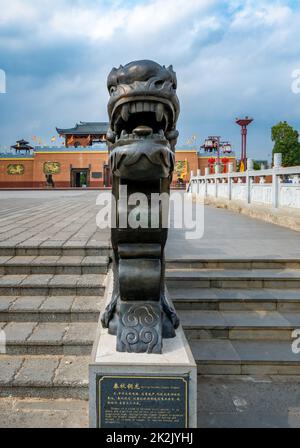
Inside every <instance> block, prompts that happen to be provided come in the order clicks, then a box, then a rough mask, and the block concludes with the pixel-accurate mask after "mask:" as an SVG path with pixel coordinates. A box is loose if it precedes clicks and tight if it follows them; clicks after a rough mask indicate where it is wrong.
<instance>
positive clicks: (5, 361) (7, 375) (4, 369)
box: [0, 356, 23, 386]
mask: <svg viewBox="0 0 300 448" xmlns="http://www.w3.org/2000/svg"><path fill="white" fill-rule="evenodd" d="M22 362H23V357H19V356H1V357H0V385H1V386H7V385H9V384H11V383H12V380H13V378H14V376H15V375H16V373H17V372H18V370H19V369H20V367H21V365H22Z"/></svg>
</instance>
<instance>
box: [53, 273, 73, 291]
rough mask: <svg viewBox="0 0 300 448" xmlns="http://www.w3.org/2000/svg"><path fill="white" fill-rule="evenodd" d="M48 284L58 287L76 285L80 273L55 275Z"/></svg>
mask: <svg viewBox="0 0 300 448" xmlns="http://www.w3.org/2000/svg"><path fill="white" fill-rule="evenodd" d="M52 277H53V278H52V279H51V281H50V282H49V285H48V286H56V287H65V288H68V287H76V285H77V282H78V279H79V276H78V275H54V276H52Z"/></svg>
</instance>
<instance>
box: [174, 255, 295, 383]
mask: <svg viewBox="0 0 300 448" xmlns="http://www.w3.org/2000/svg"><path fill="white" fill-rule="evenodd" d="M167 268H168V272H167V283H168V289H169V293H170V296H171V299H172V300H173V303H174V305H175V307H176V309H177V310H178V313H179V315H180V318H181V322H182V324H183V327H184V329H185V333H186V336H187V338H188V340H189V343H190V345H191V349H192V352H193V355H194V357H195V360H196V362H197V365H198V372H199V374H200V375H299V374H300V354H294V353H293V351H292V342H293V339H292V332H293V330H295V329H300V261H291V260H278V261H277V260H261V261H259V260H258V261H255V260H235V261H234V260H233V261H231V260H224V261H214V260H211V261H206V262H201V261H193V260H191V261H180V260H179V261H172V262H171V261H169V262H168V264H167Z"/></svg>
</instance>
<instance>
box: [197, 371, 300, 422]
mask: <svg viewBox="0 0 300 448" xmlns="http://www.w3.org/2000/svg"><path fill="white" fill-rule="evenodd" d="M299 397H300V384H299V382H298V381H296V382H295V380H294V379H293V378H289V377H283V378H280V377H276V379H274V378H272V377H270V376H265V377H255V376H248V377H243V378H239V377H236V376H235V377H231V378H230V377H228V376H226V377H225V376H204V377H199V378H198V426H199V427H200V428H243V427H248V428H251V427H253V428H299V427H300V412H299Z"/></svg>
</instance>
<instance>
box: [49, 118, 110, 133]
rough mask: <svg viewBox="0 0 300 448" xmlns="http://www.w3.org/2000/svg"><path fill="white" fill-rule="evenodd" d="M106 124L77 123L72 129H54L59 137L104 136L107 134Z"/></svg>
mask: <svg viewBox="0 0 300 448" xmlns="http://www.w3.org/2000/svg"><path fill="white" fill-rule="evenodd" d="M108 126H109V124H108V123H104V122H82V121H81V122H80V123H79V124H78V123H77V124H76V126H75V127H74V128H70V129H59V128H56V130H57V132H58V133H59V134H60V135H68V134H73V135H89V134H96V135H99V134H100V135H104V134H106V133H107V130H108Z"/></svg>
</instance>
